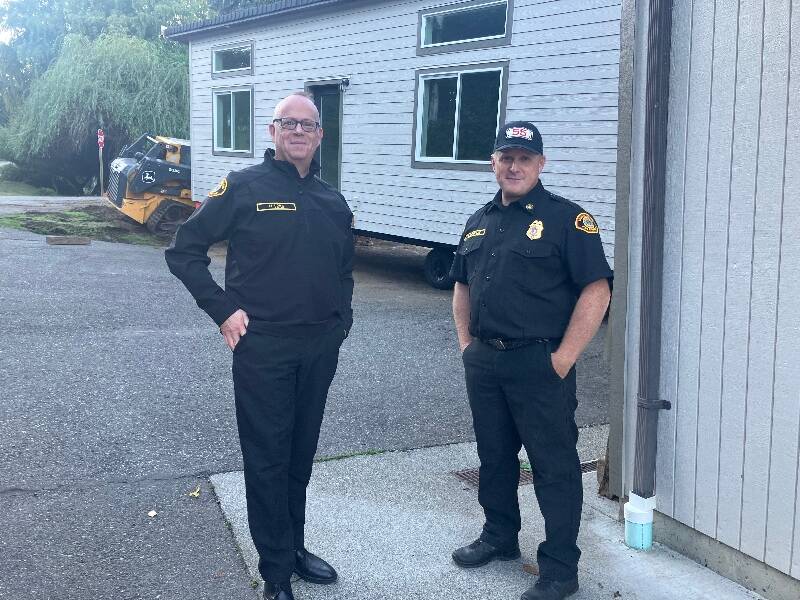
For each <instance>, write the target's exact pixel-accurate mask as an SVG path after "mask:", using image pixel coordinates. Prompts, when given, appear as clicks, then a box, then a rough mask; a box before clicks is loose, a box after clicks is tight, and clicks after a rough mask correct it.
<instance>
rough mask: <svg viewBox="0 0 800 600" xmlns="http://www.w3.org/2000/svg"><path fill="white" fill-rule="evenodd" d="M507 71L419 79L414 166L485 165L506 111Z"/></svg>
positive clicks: (447, 73)
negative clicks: (505, 75) (503, 108)
mask: <svg viewBox="0 0 800 600" xmlns="http://www.w3.org/2000/svg"><path fill="white" fill-rule="evenodd" d="M504 74H505V67H504V66H502V65H496V66H491V67H478V66H474V67H461V68H459V69H458V70H454V71H442V70H437V71H436V72H432V73H428V74H426V73H424V72H420V73H418V78H419V79H418V84H417V85H418V88H417V113H416V140H415V152H414V154H415V156H414V159H415V161H417V162H419V163H425V162H439V163H441V162H450V163H486V162H487V161H488V160H489V157H490V155H491V154H492V149H493V147H494V140H495V137H496V136H497V128H498V127H499V125H500V117H501V109H502V105H503V102H502V100H503V87H504V80H505V77H504Z"/></svg>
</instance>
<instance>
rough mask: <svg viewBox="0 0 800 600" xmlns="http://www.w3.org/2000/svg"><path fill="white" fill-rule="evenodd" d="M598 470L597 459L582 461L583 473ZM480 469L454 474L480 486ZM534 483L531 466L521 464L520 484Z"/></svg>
mask: <svg viewBox="0 0 800 600" xmlns="http://www.w3.org/2000/svg"><path fill="white" fill-rule="evenodd" d="M596 470H597V461H596V460H590V461H587V462H584V463H581V473H591V472H592V471H596ZM478 473H479V472H478V469H464V470H463V471H453V475H455V476H456V477H458V478H459V479H460V480H461V481H466V482H467V483H468V484H470V485H471V486H473V487H478V483H479V482H480V475H479V474H478ZM531 483H533V476H532V475H531V471H530V467H529V466H528V465H527V464H525V465H520V468H519V484H520V485H528V484H531Z"/></svg>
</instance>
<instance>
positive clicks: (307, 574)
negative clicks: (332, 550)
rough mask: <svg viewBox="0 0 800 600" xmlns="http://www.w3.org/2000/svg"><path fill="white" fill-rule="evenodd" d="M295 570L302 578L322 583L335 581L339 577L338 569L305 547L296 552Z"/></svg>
mask: <svg viewBox="0 0 800 600" xmlns="http://www.w3.org/2000/svg"><path fill="white" fill-rule="evenodd" d="M294 572H295V573H297V576H298V577H300V579H305V580H306V581H308V582H311V583H321V584H322V585H328V584H330V583H335V582H336V580H337V579H338V578H339V576H338V575H337V574H336V569H334V568H333V567H332V566H330V565H329V564H328V563H326V562H325V561H324V560H322V559H321V558H320V557H319V556H316V555H315V554H311V552H309V551H308V550H306V549H305V548H303V549H302V550H295V552H294Z"/></svg>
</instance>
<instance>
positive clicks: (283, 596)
mask: <svg viewBox="0 0 800 600" xmlns="http://www.w3.org/2000/svg"><path fill="white" fill-rule="evenodd" d="M264 600H294V594H292V584H291V583H289V582H288V581H286V582H284V583H270V582H269V581H265V582H264Z"/></svg>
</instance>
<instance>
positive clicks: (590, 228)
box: [575, 212, 600, 233]
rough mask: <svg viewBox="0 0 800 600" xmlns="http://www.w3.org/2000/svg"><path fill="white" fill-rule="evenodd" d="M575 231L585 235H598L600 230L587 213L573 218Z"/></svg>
mask: <svg viewBox="0 0 800 600" xmlns="http://www.w3.org/2000/svg"><path fill="white" fill-rule="evenodd" d="M575 229H577V230H578V231H583V232H585V233H599V232H600V228H599V227H598V226H597V223H596V222H595V220H594V217H592V215H590V214H589V213H587V212H582V213H580V214H579V215H578V216H577V217H575Z"/></svg>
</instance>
